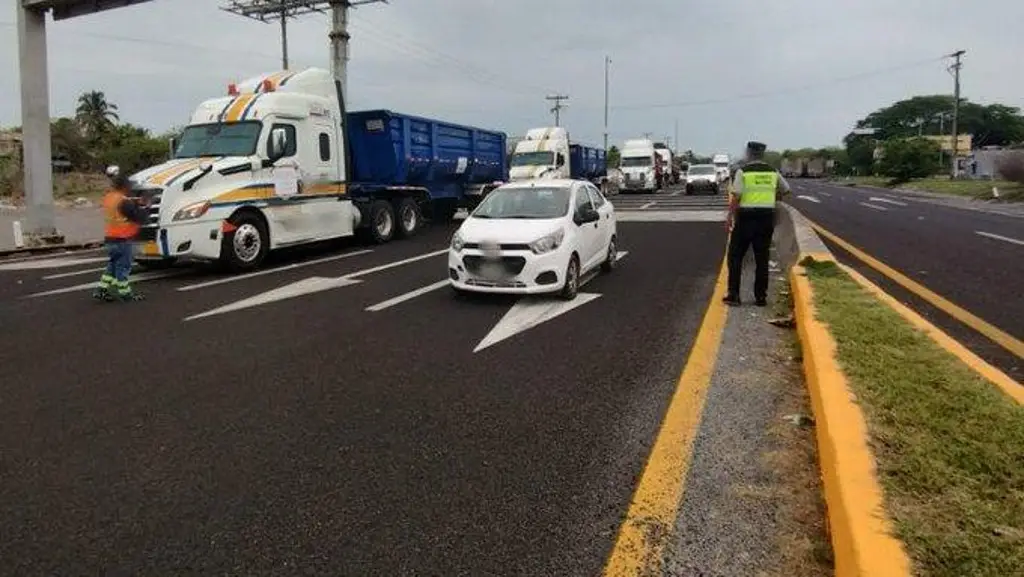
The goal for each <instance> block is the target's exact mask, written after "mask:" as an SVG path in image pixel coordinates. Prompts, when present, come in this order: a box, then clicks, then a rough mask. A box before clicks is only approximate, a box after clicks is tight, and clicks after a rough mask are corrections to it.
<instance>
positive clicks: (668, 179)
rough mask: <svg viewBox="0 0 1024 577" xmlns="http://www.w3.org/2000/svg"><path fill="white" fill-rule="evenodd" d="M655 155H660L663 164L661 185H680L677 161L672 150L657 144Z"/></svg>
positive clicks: (659, 158)
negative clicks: (676, 167)
mask: <svg viewBox="0 0 1024 577" xmlns="http://www.w3.org/2000/svg"><path fill="white" fill-rule="evenodd" d="M654 153H655V154H657V155H658V160H659V161H660V163H661V179H662V180H661V185H662V186H665V185H668V184H679V179H678V178H677V176H678V173H676V172H675V164H674V163H675V159H674V158H673V155H672V150H671V149H669V147H667V146H665V145H664V144H661V143H655V145H654Z"/></svg>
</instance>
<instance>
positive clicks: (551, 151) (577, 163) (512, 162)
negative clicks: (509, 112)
mask: <svg viewBox="0 0 1024 577" xmlns="http://www.w3.org/2000/svg"><path fill="white" fill-rule="evenodd" d="M606 156H607V155H606V152H605V151H604V150H602V149H600V148H596V147H593V146H585V145H582V144H578V143H574V142H572V141H571V140H570V139H569V132H568V131H567V130H566V129H565V128H562V127H558V126H553V127H544V128H531V129H530V130H528V131H527V132H526V137H525V138H523V139H522V140H520V141H519V142H517V143H516V146H515V150H514V151H513V153H512V156H511V157H510V159H509V175H508V178H509V180H510V181H512V182H515V181H521V180H531V179H534V178H573V179H579V180H589V181H590V182H593V183H594V184H596V185H598V186H600V187H602V188H603V187H604V186H605V185H606V184H607V180H608V164H607V158H606Z"/></svg>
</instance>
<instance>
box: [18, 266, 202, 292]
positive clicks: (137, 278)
mask: <svg viewBox="0 0 1024 577" xmlns="http://www.w3.org/2000/svg"><path fill="white" fill-rule="evenodd" d="M181 274H182V271H167V272H152V273H142V274H139V275H133V276H131V277H129V279H128V280H130V281H131V282H132V283H137V282H145V281H148V280H156V279H158V278H167V277H172V276H180V275H181ZM99 284H100V283H99V281H96V282H87V283H84V284H78V285H75V286H69V287H64V288H59V289H53V290H49V291H45V292H41V293H34V294H30V295H27V296H25V297H22V298H27V299H32V298H36V297H45V296H50V295H59V294H63V293H72V292H76V291H81V290H87V289H91V288H96V287H98V286H99Z"/></svg>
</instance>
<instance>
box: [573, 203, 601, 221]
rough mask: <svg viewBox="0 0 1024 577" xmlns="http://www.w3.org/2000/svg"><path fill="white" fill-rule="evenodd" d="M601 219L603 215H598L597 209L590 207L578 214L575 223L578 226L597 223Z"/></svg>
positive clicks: (574, 219)
mask: <svg viewBox="0 0 1024 577" xmlns="http://www.w3.org/2000/svg"><path fill="white" fill-rule="evenodd" d="M600 219H601V215H600V214H598V213H597V209H595V208H594V207H592V206H589V207H587V208H584V209H582V210H580V211H579V212H577V213H576V215H575V218H573V221H575V222H576V224H578V225H584V224H587V223H591V222H597V221H598V220H600Z"/></svg>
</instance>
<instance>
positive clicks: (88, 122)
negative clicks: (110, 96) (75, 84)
mask: <svg viewBox="0 0 1024 577" xmlns="http://www.w3.org/2000/svg"><path fill="white" fill-rule="evenodd" d="M75 120H77V121H78V123H79V124H80V125H81V126H82V129H83V130H84V132H85V135H86V136H87V137H89V138H98V137H99V136H101V135H103V134H104V133H106V132H107V131H108V130H109V129H111V128H112V127H113V126H114V125H115V124H116V123H117V121H118V120H120V118H119V117H118V115H117V105H116V104H114V103H112V102H108V101H107V97H106V95H105V94H104V93H103V92H100V91H98V90H92V91H89V92H86V93H84V94H82V95H81V96H79V97H78V106H77V107H76V108H75Z"/></svg>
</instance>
